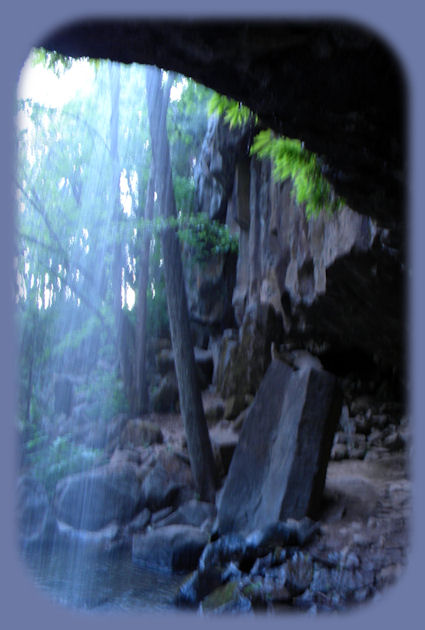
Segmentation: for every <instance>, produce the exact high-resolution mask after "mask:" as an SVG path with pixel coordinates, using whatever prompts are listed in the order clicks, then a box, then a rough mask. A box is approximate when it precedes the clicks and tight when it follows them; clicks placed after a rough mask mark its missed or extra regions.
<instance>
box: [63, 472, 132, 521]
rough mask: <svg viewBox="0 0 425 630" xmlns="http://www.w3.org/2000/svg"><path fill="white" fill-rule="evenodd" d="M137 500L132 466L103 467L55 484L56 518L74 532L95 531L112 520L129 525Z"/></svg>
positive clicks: (71, 476)
mask: <svg viewBox="0 0 425 630" xmlns="http://www.w3.org/2000/svg"><path fill="white" fill-rule="evenodd" d="M140 499H141V489H140V481H139V478H138V475H137V468H136V467H135V466H132V465H131V464H127V465H123V466H121V467H118V466H103V467H101V468H97V469H95V470H92V471H90V472H83V473H77V474H75V475H70V476H68V477H65V478H64V479H61V481H59V482H58V484H57V486H56V496H55V508H56V516H57V518H58V519H59V520H60V521H63V522H64V523H66V524H67V525H71V526H72V527H75V528H76V529H86V530H89V531H94V530H98V529H102V528H103V527H105V526H106V525H107V524H108V523H110V522H111V521H113V520H116V521H118V522H125V521H129V520H130V519H131V518H132V517H133V515H134V514H135V513H136V509H137V507H138V505H139V503H140Z"/></svg>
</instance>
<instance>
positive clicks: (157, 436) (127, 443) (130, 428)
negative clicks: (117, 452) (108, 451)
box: [119, 418, 164, 448]
mask: <svg viewBox="0 0 425 630" xmlns="http://www.w3.org/2000/svg"><path fill="white" fill-rule="evenodd" d="M163 441H164V437H163V435H162V431H161V429H160V427H159V426H158V425H157V424H155V423H154V422H149V421H148V420H141V419H140V418H133V419H132V420H129V421H128V422H127V423H126V425H125V426H124V428H123V430H122V431H121V434H120V438H119V445H120V448H135V447H137V446H151V444H162V443H163Z"/></svg>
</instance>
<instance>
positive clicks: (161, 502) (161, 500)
mask: <svg viewBox="0 0 425 630" xmlns="http://www.w3.org/2000/svg"><path fill="white" fill-rule="evenodd" d="M180 487H181V484H179V483H176V482H175V481H174V480H173V479H172V477H171V476H170V475H169V473H168V472H167V470H166V469H165V468H164V467H163V465H162V464H161V463H160V462H158V463H157V464H156V465H155V466H154V468H153V469H152V470H151V471H150V472H149V473H148V474H147V475H146V477H145V479H144V481H143V483H142V488H141V495H142V500H143V503H144V505H145V506H147V507H148V508H149V509H150V510H151V511H152V512H157V511H158V510H160V509H162V508H164V507H168V506H169V505H171V504H172V503H173V501H174V500H175V498H176V496H177V494H178V491H179V489H180Z"/></svg>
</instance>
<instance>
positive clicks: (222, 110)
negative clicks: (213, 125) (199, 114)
mask: <svg viewBox="0 0 425 630" xmlns="http://www.w3.org/2000/svg"><path fill="white" fill-rule="evenodd" d="M213 114H216V115H217V116H223V117H224V120H225V122H227V123H228V125H229V126H230V128H232V127H241V126H242V125H245V124H246V123H248V122H249V121H251V120H252V121H254V122H255V123H257V121H258V117H257V116H256V115H254V114H253V113H252V112H251V110H250V109H249V108H248V107H246V106H245V105H242V103H239V102H238V101H235V100H233V99H230V98H227V96H223V95H222V94H218V93H217V92H214V94H213V95H212V96H211V98H210V100H209V102H208V115H209V116H212V115H213Z"/></svg>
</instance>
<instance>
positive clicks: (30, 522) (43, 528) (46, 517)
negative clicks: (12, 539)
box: [17, 475, 56, 547]
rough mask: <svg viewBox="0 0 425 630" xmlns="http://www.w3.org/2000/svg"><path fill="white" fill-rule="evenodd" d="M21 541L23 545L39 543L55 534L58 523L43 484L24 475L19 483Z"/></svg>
mask: <svg viewBox="0 0 425 630" xmlns="http://www.w3.org/2000/svg"><path fill="white" fill-rule="evenodd" d="M17 517H18V530H19V542H20V544H21V545H22V546H23V547H26V546H28V545H33V544H36V545H39V544H41V543H43V542H45V541H46V540H48V539H51V538H52V537H53V535H54V532H55V529H56V524H55V519H54V516H53V513H52V509H51V507H50V504H49V499H48V496H47V492H46V490H45V488H44V487H43V485H42V484H41V483H40V482H38V481H36V480H35V479H33V478H32V477H30V476H29V475H23V476H21V477H20V478H19V480H18V485H17Z"/></svg>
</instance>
